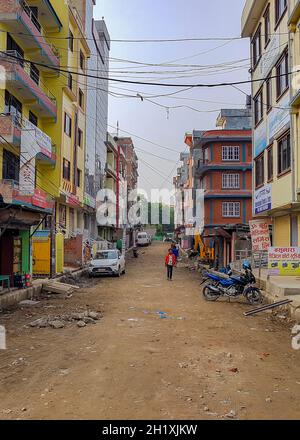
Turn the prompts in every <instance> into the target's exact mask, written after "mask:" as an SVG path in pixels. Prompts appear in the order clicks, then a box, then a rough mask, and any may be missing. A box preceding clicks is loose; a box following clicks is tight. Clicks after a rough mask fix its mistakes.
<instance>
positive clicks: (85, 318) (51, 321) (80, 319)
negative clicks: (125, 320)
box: [29, 311, 103, 329]
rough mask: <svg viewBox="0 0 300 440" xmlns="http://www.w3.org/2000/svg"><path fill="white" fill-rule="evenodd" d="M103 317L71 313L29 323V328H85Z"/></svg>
mask: <svg viewBox="0 0 300 440" xmlns="http://www.w3.org/2000/svg"><path fill="white" fill-rule="evenodd" d="M102 317H103V315H102V314H101V313H99V312H95V311H85V312H72V313H69V314H63V315H56V316H52V317H51V316H47V317H42V318H39V319H36V320H34V321H32V322H30V324H29V326H30V327H35V328H46V327H51V328H53V329H60V328H64V327H66V325H68V324H75V323H76V325H77V327H86V326H87V325H88V324H96V323H97V321H99V320H100V319H101V318H102Z"/></svg>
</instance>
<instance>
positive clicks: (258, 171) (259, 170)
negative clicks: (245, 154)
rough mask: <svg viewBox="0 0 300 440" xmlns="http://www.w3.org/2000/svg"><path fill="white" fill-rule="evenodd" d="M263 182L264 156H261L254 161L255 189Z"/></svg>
mask: <svg viewBox="0 0 300 440" xmlns="http://www.w3.org/2000/svg"><path fill="white" fill-rule="evenodd" d="M264 181H265V175H264V155H263V154H262V155H261V156H259V157H258V158H257V159H255V187H256V188H257V187H258V186H261V185H263V184H264Z"/></svg>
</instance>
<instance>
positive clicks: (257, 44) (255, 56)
mask: <svg viewBox="0 0 300 440" xmlns="http://www.w3.org/2000/svg"><path fill="white" fill-rule="evenodd" d="M260 57H261V26H259V28H258V29H257V31H256V34H255V35H254V37H253V40H252V60H253V68H255V67H256V65H257V64H258V62H259V60H260Z"/></svg>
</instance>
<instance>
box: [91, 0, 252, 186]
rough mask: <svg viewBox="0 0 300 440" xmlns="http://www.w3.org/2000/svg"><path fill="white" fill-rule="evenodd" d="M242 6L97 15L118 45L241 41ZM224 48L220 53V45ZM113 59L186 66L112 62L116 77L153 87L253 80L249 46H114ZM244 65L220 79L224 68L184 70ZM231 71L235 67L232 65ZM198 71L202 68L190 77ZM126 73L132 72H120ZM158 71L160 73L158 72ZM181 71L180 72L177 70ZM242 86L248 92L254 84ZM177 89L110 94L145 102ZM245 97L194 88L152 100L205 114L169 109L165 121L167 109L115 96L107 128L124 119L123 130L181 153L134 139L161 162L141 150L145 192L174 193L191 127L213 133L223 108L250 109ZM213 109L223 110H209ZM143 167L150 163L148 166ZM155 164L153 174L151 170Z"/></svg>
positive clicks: (122, 2)
mask: <svg viewBox="0 0 300 440" xmlns="http://www.w3.org/2000/svg"><path fill="white" fill-rule="evenodd" d="M244 3H245V2H244V0H226V1H224V0H209V1H207V0H185V1H183V0H97V6H96V8H95V17H96V19H100V18H101V17H102V16H104V18H105V21H106V24H107V27H108V30H109V32H110V36H111V39H112V40H113V39H159V38H162V39H166V38H193V37H197V38H202V37H204V38H208V37H237V36H239V35H240V22H241V13H242V9H243V6H244ZM221 45H222V47H220V46H221ZM205 52H207V53H205ZM110 57H111V58H118V59H122V60H131V61H132V60H134V61H138V62H142V63H156V64H160V63H166V62H168V63H170V62H172V63H173V64H180V65H181V66H178V67H173V68H170V67H163V66H162V67H160V68H153V67H151V66H148V67H141V66H140V65H138V64H132V63H130V62H124V63H121V62H119V61H115V60H111V61H110V69H111V71H110V77H111V78H117V77H118V78H122V79H128V80H132V81H135V80H137V81H143V80H145V81H147V80H149V78H151V79H152V80H154V81H155V82H164V83H168V82H169V83H173V84H174V83H175V84H178V83H179V84H195V83H216V82H224V81H226V82H228V81H236V80H248V79H249V73H248V69H249V60H248V58H249V42H248V40H237V41H229V42H226V41H197V42H175V43H174V42H173V43H139V44H136V43H118V42H112V44H111V52H110ZM183 58H184V59H183ZM238 60H244V61H241V62H240V63H238V64H235V65H233V66H235V67H238V68H236V69H235V70H232V71H230V72H226V73H224V72H223V73H221V72H220V68H218V71H216V70H215V69H211V70H210V72H209V73H210V74H208V72H207V70H206V71H205V72H201V70H200V69H199V67H182V65H186V64H188V65H190V64H193V65H197V66H199V65H200V66H203V65H205V66H206V65H216V64H220V63H225V62H227V63H228V62H232V61H234V62H236V61H238ZM229 68H232V64H231V65H230V66H229ZM192 69H197V70H193V71H191V70H192ZM118 70H119V72H118ZM120 70H121V71H128V72H130V73H120ZM154 70H156V71H159V72H160V73H159V74H153V73H152V72H153V71H154ZM166 70H167V71H170V70H173V72H172V73H170V72H164V71H166ZM177 70H179V72H177V73H176V72H174V71H177ZM182 70H186V71H188V74H189V75H193V76H190V77H182V78H176V77H178V76H181V75H187V73H186V72H185V73H182V72H180V71H182ZM142 71H146V72H148V73H146V74H145V75H144V78H143V76H142V75H141V74H140V73H138V72H142ZM132 72H133V73H132ZM125 76H126V77H125ZM128 76H129V77H128ZM133 77H135V78H133ZM170 77H171V78H170ZM167 78H170V79H167ZM116 87H118V88H123V89H131V91H127V90H120V89H117V88H116ZM241 88H242V89H243V90H244V91H246V92H248V91H249V90H250V85H246V86H242V87H241ZM179 90H180V89H179V88H166V87H156V86H155V87H154V86H142V85H135V84H117V83H113V82H110V91H111V92H114V93H123V94H130V95H136V94H137V93H140V94H141V95H142V96H143V94H152V95H161V94H168V93H173V92H177V91H179ZM182 97H183V98H189V100H182V99H177V98H182ZM175 98H176V99H175ZM151 99H152V98H151ZM194 99H196V100H199V99H200V100H207V101H218V102H217V103H206V102H199V101H193V100H194ZM245 99H246V97H245V95H244V94H242V93H241V92H239V91H238V90H235V89H233V88H232V87H221V88H216V89H207V88H204V89H192V90H188V91H182V92H181V93H178V94H176V95H173V97H172V98H171V97H169V98H167V97H159V98H153V101H155V102H156V103H158V104H161V105H165V106H170V107H171V106H178V105H188V106H192V107H194V108H196V109H197V110H201V111H203V112H201V113H199V112H196V111H192V110H189V109H187V108H180V109H170V110H169V117H168V118H167V110H166V109H165V108H161V107H159V106H157V105H155V104H152V103H150V102H148V101H145V100H144V101H143V102H142V101H141V99H138V98H127V97H121V98H115V97H110V101H109V124H110V125H112V126H116V124H117V121H119V126H120V129H121V130H122V129H123V130H126V131H128V132H131V133H133V134H135V135H138V136H140V137H143V138H146V139H148V140H150V141H152V142H154V143H157V144H160V145H162V146H164V147H168V148H170V149H172V150H176V151H170V150H167V149H164V148H160V147H157V146H154V145H152V144H151V143H148V142H146V141H143V140H140V139H138V138H136V137H134V136H132V137H133V140H134V143H135V146H136V148H137V149H143V150H146V151H147V152H149V153H152V154H155V155H157V156H160V157H161V158H157V157H153V156H151V155H148V154H147V153H145V152H142V151H140V150H137V154H138V157H139V159H140V162H139V173H140V176H141V177H140V179H139V185H140V187H142V188H145V189H146V190H148V189H149V188H150V186H152V187H156V188H159V187H161V186H162V185H163V187H171V186H172V179H173V176H174V175H175V174H176V169H177V167H178V164H176V162H177V161H178V159H179V153H180V152H181V151H184V150H185V148H186V147H185V144H184V134H185V133H186V132H191V131H192V130H193V129H212V128H214V127H215V120H216V117H217V115H218V111H219V109H220V108H231V107H233V108H237V107H239V106H241V107H244V105H245ZM210 110H217V111H215V112H210ZM109 130H110V131H114V129H113V128H112V127H109ZM120 135H126V133H123V132H121V131H120ZM177 151H178V154H177V153H176V152H177ZM162 158H165V159H166V160H164V159H162ZM142 161H145V162H146V163H147V164H148V166H147V165H146V164H145V163H144V162H142ZM149 165H150V166H151V167H153V168H154V169H155V171H154V170H153V169H151V168H149ZM157 173H159V174H157ZM160 174H161V175H164V176H166V177H168V176H169V178H167V179H166V178H164V177H162V176H161V175H160Z"/></svg>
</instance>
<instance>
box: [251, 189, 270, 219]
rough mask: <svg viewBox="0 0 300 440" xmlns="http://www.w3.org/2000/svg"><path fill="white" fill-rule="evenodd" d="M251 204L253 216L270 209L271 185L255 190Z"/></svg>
mask: <svg viewBox="0 0 300 440" xmlns="http://www.w3.org/2000/svg"><path fill="white" fill-rule="evenodd" d="M253 204H254V206H253V208H254V215H257V214H261V213H262V212H265V211H269V210H270V209H272V185H265V186H263V187H262V188H259V189H257V190H255V192H254V201H253Z"/></svg>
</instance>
